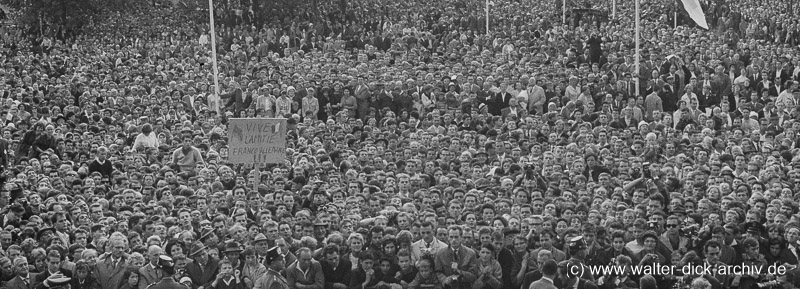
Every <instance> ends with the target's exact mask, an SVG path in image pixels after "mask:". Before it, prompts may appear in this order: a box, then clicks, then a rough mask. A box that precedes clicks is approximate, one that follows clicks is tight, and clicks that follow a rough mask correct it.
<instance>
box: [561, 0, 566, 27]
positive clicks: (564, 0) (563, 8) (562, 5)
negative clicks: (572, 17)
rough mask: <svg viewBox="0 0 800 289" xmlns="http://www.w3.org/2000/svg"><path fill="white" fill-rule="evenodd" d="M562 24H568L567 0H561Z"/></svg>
mask: <svg viewBox="0 0 800 289" xmlns="http://www.w3.org/2000/svg"><path fill="white" fill-rule="evenodd" d="M561 24H563V25H566V24H567V0H561Z"/></svg>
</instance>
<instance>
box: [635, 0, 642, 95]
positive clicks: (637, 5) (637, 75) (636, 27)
mask: <svg viewBox="0 0 800 289" xmlns="http://www.w3.org/2000/svg"><path fill="white" fill-rule="evenodd" d="M633 2H634V3H636V4H635V7H636V8H635V9H636V12H635V14H636V26H635V28H634V29H636V33H634V34H636V36H635V37H636V52H635V53H634V57H635V60H634V61H635V62H636V64H635V66H634V67H635V68H634V69H635V70H636V71H634V74H633V75H634V77H635V78H636V83H635V85H636V96H637V97H638V96H639V83H640V81H639V76H640V74H641V72H640V70H639V64H640V62H641V59H640V58H641V57H640V51H639V45H640V43H639V41H640V40H639V18H640V15H639V13H640V12H641V11H639V0H633Z"/></svg>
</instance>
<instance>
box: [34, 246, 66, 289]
mask: <svg viewBox="0 0 800 289" xmlns="http://www.w3.org/2000/svg"><path fill="white" fill-rule="evenodd" d="M59 275H61V276H64V277H72V272H70V271H69V270H67V269H64V268H61V253H58V251H50V253H47V270H46V271H44V272H42V273H40V274H37V275H36V278H34V281H33V284H34V288H37V289H44V288H48V287H50V286H51V285H52V284H49V280H47V279H48V278H50V277H51V276H59Z"/></svg>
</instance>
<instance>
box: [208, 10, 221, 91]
mask: <svg viewBox="0 0 800 289" xmlns="http://www.w3.org/2000/svg"><path fill="white" fill-rule="evenodd" d="M208 18H209V24H210V25H211V62H212V66H213V67H214V95H215V96H217V97H218V96H219V69H218V68H217V33H216V32H215V31H214V0H208Z"/></svg>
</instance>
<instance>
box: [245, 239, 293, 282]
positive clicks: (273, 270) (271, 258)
mask: <svg viewBox="0 0 800 289" xmlns="http://www.w3.org/2000/svg"><path fill="white" fill-rule="evenodd" d="M265 262H266V264H267V273H266V274H264V275H262V276H261V277H260V278H258V280H256V282H255V284H254V285H253V289H289V283H288V282H286V278H284V277H283V275H281V273H280V272H281V271H282V270H283V268H284V265H285V264H284V261H283V256H282V255H281V254H280V253H279V252H278V247H274V248H272V249H269V250H267V256H266V260H265Z"/></svg>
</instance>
